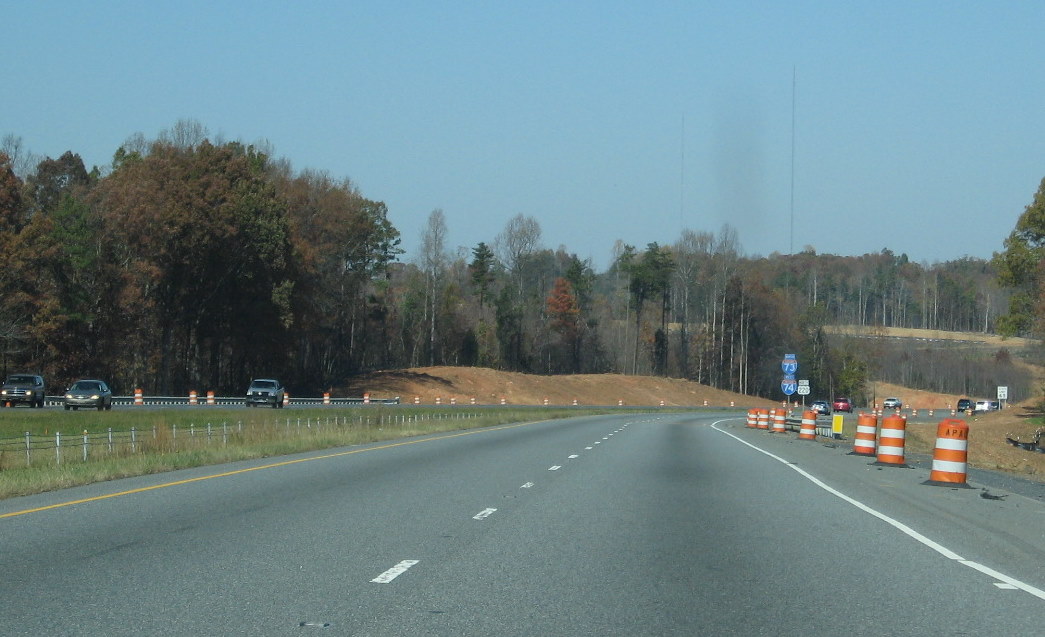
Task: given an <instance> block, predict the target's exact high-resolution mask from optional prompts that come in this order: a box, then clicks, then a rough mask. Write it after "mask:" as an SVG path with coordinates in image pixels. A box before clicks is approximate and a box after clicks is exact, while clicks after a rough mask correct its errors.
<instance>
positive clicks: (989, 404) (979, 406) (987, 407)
mask: <svg viewBox="0 0 1045 637" xmlns="http://www.w3.org/2000/svg"><path fill="white" fill-rule="evenodd" d="M998 408H999V406H998V401H996V400H977V401H976V406H975V407H973V411H997V410H998Z"/></svg>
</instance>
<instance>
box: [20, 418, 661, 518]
mask: <svg viewBox="0 0 1045 637" xmlns="http://www.w3.org/2000/svg"><path fill="white" fill-rule="evenodd" d="M629 411H631V410H629ZM634 411H646V410H643V409H635V410H634ZM611 412H612V413H621V411H620V410H610V409H598V408H546V407H529V408H527V407H522V408H506V409H505V408H495V409H480V408H475V407H442V408H431V409H426V408H416V407H407V406H401V407H400V406H395V407H393V406H371V407H367V408H358V407H357V408H343V409H342V408H337V407H316V408H295V409H291V410H280V411H276V410H261V409H257V410H246V409H243V408H228V409H226V408H214V407H201V408H200V409H198V410H196V409H193V410H186V409H171V410H156V411H153V410H144V409H134V408H124V409H119V408H117V409H114V410H113V411H108V412H96V411H78V412H62V411H54V410H34V409H0V499H3V498H10V497H14V496H20V495H29V494H32V493H40V492H44V491H52V490H55V489H62V488H66V487H72V486H77V485H84V484H90V483H94V482H103V481H106V480H113V479H117V478H126V477H131V476H138V475H146V474H152V473H160V472H164V471H172V470H175V469H186V468H190V467H199V466H206V465H213V464H220V463H224V462H232V461H236V460H248V459H252V458H265V457H271V456H280V455H286V454H291V453H299V452H304V451H313V450H319V449H329V448H332V447H343V446H350V445H359V444H366V443H371V442H378V441H382V440H393V439H397V438H406V437H410V436H419V435H425V434H432V433H438V432H443V431H454V430H460V429H470V428H476V427H489V426H494V425H502V424H507V423H513V422H524V421H527V420H548V419H555V418H567V417H575V416H584V415H594V414H605V413H611ZM132 429H133V434H132ZM26 432H28V433H29V437H28V438H29V446H30V450H29V453H27V452H26ZM56 433H58V434H60V436H58V437H57V438H56V435H55V434H56ZM85 436H86V439H87V443H86V444H85V443H84V438H85ZM56 440H57V443H56ZM85 450H86V454H87V460H86V461H85V460H84V451H85Z"/></svg>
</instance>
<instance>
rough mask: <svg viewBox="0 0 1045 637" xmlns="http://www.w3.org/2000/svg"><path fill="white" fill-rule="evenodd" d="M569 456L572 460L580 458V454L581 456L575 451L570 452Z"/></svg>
mask: <svg viewBox="0 0 1045 637" xmlns="http://www.w3.org/2000/svg"><path fill="white" fill-rule="evenodd" d="M567 457H568V458H569V459H570V460H573V459H574V458H580V456H579V455H577V454H575V453H574V454H570V455H569V456H567Z"/></svg>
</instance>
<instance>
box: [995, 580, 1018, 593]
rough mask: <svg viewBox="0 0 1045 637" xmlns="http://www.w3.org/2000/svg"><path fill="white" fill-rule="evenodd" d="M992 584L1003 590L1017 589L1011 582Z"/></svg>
mask: <svg viewBox="0 0 1045 637" xmlns="http://www.w3.org/2000/svg"><path fill="white" fill-rule="evenodd" d="M994 585H995V586H997V587H998V588H1000V589H1002V590H1005V591H1015V590H1018V589H1017V588H1016V587H1015V586H1013V585H1012V584H1006V583H1005V582H994Z"/></svg>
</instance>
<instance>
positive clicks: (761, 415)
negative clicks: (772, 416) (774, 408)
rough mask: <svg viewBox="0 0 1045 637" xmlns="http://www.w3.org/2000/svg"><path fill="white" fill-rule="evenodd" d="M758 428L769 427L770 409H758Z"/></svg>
mask: <svg viewBox="0 0 1045 637" xmlns="http://www.w3.org/2000/svg"><path fill="white" fill-rule="evenodd" d="M758 428H759V429H769V410H768V409H764V408H763V409H759V410H758Z"/></svg>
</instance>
